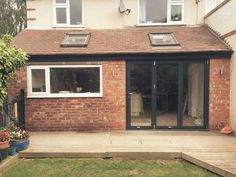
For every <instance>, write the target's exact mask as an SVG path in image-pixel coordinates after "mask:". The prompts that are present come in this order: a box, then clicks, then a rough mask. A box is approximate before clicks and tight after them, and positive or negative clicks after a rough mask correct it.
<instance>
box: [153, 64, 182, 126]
mask: <svg viewBox="0 0 236 177" xmlns="http://www.w3.org/2000/svg"><path fill="white" fill-rule="evenodd" d="M156 77H157V86H156V92H157V108H156V109H157V126H168V127H171V126H177V110H178V106H177V99H178V65H176V64H160V65H158V66H157V76H156Z"/></svg>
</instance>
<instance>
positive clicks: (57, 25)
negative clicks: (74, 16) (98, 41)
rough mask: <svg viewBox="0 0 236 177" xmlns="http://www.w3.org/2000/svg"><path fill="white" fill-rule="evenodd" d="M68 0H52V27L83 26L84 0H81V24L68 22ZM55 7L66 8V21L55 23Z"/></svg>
mask: <svg viewBox="0 0 236 177" xmlns="http://www.w3.org/2000/svg"><path fill="white" fill-rule="evenodd" d="M69 1H70V0H66V3H56V0H53V27H64V28H67V27H70V28H73V27H74V28H78V27H82V28H83V27H84V0H82V22H81V23H82V24H81V25H71V24H70V2H69ZM57 8H66V23H64V24H62V23H57V14H56V9H57Z"/></svg>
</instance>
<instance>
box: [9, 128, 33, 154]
mask: <svg viewBox="0 0 236 177" xmlns="http://www.w3.org/2000/svg"><path fill="white" fill-rule="evenodd" d="M10 146H11V147H15V148H16V152H19V151H23V150H25V149H27V148H28V146H29V132H28V131H26V130H23V129H20V128H14V129H13V130H12V131H10Z"/></svg>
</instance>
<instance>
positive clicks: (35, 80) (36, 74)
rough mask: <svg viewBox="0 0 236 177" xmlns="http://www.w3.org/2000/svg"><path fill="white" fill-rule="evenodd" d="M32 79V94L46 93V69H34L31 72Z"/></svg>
mask: <svg viewBox="0 0 236 177" xmlns="http://www.w3.org/2000/svg"><path fill="white" fill-rule="evenodd" d="M31 77H32V81H31V83H32V92H35V93H36V92H45V91H46V86H45V85H46V84H45V70H44V69H32V70H31Z"/></svg>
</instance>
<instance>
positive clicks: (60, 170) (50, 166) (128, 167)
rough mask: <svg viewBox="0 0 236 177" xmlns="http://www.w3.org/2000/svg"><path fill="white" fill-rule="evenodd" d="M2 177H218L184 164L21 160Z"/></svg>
mask: <svg viewBox="0 0 236 177" xmlns="http://www.w3.org/2000/svg"><path fill="white" fill-rule="evenodd" d="M0 176H1V177H34V176H40V177H133V176H135V177H217V175H215V174H213V173H211V172H209V171H207V170H205V169H203V168H200V167H198V166H195V165H193V164H190V163H188V162H185V161H180V160H178V161H154V160H102V159H34V160H26V159H20V160H18V161H16V163H14V164H12V165H10V166H9V167H7V168H6V169H5V170H4V171H3V173H2V174H1V175H0Z"/></svg>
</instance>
